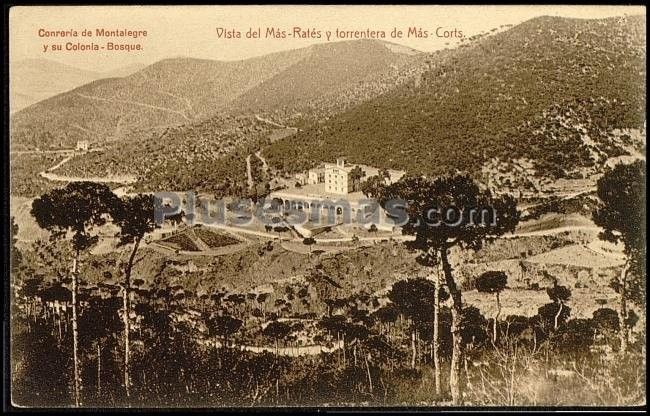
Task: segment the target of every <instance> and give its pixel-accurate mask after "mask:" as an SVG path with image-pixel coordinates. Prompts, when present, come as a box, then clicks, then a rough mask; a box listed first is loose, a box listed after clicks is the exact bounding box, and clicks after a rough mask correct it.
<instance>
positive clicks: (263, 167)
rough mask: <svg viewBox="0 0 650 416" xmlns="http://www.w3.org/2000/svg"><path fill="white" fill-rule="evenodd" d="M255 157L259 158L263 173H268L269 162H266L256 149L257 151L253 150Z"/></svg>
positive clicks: (260, 152)
mask: <svg viewBox="0 0 650 416" xmlns="http://www.w3.org/2000/svg"><path fill="white" fill-rule="evenodd" d="M255 157H256V158H258V159H259V160H260V162H262V169H264V173H268V172H269V164H268V163H266V159H264V158H263V157H262V151H261V150H258V151H257V152H255Z"/></svg>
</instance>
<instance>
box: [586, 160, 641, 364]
mask: <svg viewBox="0 0 650 416" xmlns="http://www.w3.org/2000/svg"><path fill="white" fill-rule="evenodd" d="M645 179H646V164H645V161H643V160H638V161H636V162H634V163H632V164H629V165H624V164H619V165H616V166H615V167H614V168H613V169H610V170H608V171H606V172H605V174H604V175H603V176H602V177H601V178H600V179H599V180H598V183H597V194H598V198H600V201H601V202H600V204H599V206H598V208H597V209H596V211H595V212H594V214H593V220H594V222H595V223H596V225H598V226H600V227H602V228H603V232H602V233H601V234H600V238H601V239H602V240H604V241H609V242H612V243H616V244H617V243H619V242H622V243H623V252H624V254H625V256H626V262H625V265H624V266H623V269H622V270H621V273H620V275H619V277H618V278H617V279H616V280H614V281H613V282H612V287H613V288H614V290H616V291H617V292H618V293H619V295H620V311H619V313H620V321H621V328H620V338H621V352H623V353H624V352H625V351H626V350H627V344H628V338H629V331H628V330H629V328H628V327H627V325H626V324H625V323H626V322H627V321H628V320H627V318H628V314H629V311H628V306H627V302H628V300H630V301H632V302H633V303H635V304H637V305H639V306H641V307H643V306H644V305H645V299H644V296H645V221H646V217H645V214H646V212H645Z"/></svg>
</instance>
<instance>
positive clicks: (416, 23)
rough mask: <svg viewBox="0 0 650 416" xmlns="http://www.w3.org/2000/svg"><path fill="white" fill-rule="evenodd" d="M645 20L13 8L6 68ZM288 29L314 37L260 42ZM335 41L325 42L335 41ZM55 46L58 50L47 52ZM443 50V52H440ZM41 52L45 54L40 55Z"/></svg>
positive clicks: (504, 12)
mask: <svg viewBox="0 0 650 416" xmlns="http://www.w3.org/2000/svg"><path fill="white" fill-rule="evenodd" d="M625 14H627V15H637V14H645V7H643V6H276V5H274V6H14V7H12V8H11V9H10V15H9V33H10V35H9V36H10V39H9V56H10V60H11V61H15V60H22V59H39V58H40V59H50V60H54V61H57V62H60V63H64V64H67V65H71V66H74V67H77V68H81V69H86V70H91V71H98V72H106V71H110V70H114V69H117V68H120V67H124V66H130V65H134V64H151V63H153V62H156V61H158V60H161V59H164V58H170V57H178V56H186V57H193V58H204V59H216V60H226V61H231V60H240V59H246V58H250V57H254V56H260V55H264V54H267V53H271V52H277V51H282V50H288V49H296V48H300V47H305V46H308V45H311V44H314V43H323V42H327V39H326V38H325V37H326V33H327V31H331V32H334V31H335V30H336V29H340V30H362V31H365V30H366V29H371V30H383V31H385V32H386V35H387V38H386V39H385V40H387V41H391V42H394V43H399V44H402V45H405V46H409V47H412V48H415V49H418V50H421V51H425V52H431V51H435V50H438V49H442V48H444V47H446V46H448V45H449V46H453V45H454V44H455V43H456V41H457V40H456V39H455V38H452V39H451V40H450V39H448V38H438V37H436V36H435V35H433V33H431V32H434V31H435V30H436V29H437V28H439V27H440V28H443V29H441V30H442V31H448V32H453V31H454V30H456V32H455V33H458V32H462V33H463V35H464V36H465V37H469V36H472V35H474V34H478V33H481V32H484V31H489V30H491V29H492V28H496V27H499V26H501V25H507V24H512V25H516V24H518V23H521V22H523V21H526V20H529V19H531V18H534V17H537V16H563V17H574V18H590V19H592V18H604V17H611V16H622V15H625ZM294 26H298V27H300V28H302V29H304V30H309V29H315V30H317V31H320V32H321V38H320V39H316V38H310V39H297V38H284V39H274V38H265V36H264V34H265V29H266V28H267V27H269V28H270V27H276V28H279V29H280V30H288V31H291V30H292V28H293V27H294ZM409 27H421V28H423V29H424V30H429V32H430V33H429V37H427V38H415V37H410V38H407V37H403V38H400V39H391V38H389V36H390V32H391V31H392V30H393V28H397V29H398V30H402V31H404V32H405V33H406V31H407V30H408V28H409ZM97 28H104V29H106V30H116V29H126V30H146V31H147V36H146V37H140V38H138V39H133V38H129V37H122V38H103V37H91V38H89V37H83V36H78V37H65V38H62V37H43V36H39V30H41V29H43V30H45V31H66V30H68V31H69V30H76V31H77V32H78V33H79V34H80V33H81V32H82V31H83V30H84V29H89V30H91V31H92V32H95V29H97ZM217 28H225V29H228V30H232V29H234V30H238V31H240V33H241V36H242V37H241V38H240V39H225V38H219V37H218V30H217ZM249 28H254V29H257V28H261V30H262V36H261V38H258V39H250V38H246V36H245V34H246V32H247V31H248V29H249ZM340 40H342V39H331V40H330V41H340ZM109 41H110V42H113V43H121V44H129V45H134V44H139V45H140V47H141V48H142V50H140V51H137V50H136V51H108V50H98V51H66V50H65V44H66V43H67V42H72V43H74V44H76V43H78V42H79V43H83V44H88V43H96V44H98V45H102V46H104V45H105V44H106V42H109ZM52 44H62V47H63V50H61V51H56V50H54V51H53V50H52V47H51V45H52ZM446 44H447V45H446ZM44 46H47V47H48V50H47V51H45V52H44Z"/></svg>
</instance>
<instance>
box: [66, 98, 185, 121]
mask: <svg viewBox="0 0 650 416" xmlns="http://www.w3.org/2000/svg"><path fill="white" fill-rule="evenodd" d="M77 95H78V96H79V97H81V98H85V99H88V100H97V101H105V102H109V103H122V104H131V105H135V106H139V107H145V108H150V109H152V110H161V111H168V112H170V113H174V114H178V115H179V116H181V117H183V118H184V119H185V120H187V121H190V119H189V117H187V116H186V115H185V113H183V112H181V111H178V110H172V109H171V108H167V107H159V106H157V105H151V104H145V103H140V102H137V101H131V100H116V99H112V98H102V97H93V96H91V95H85V94H79V93H77Z"/></svg>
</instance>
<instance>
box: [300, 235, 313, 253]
mask: <svg viewBox="0 0 650 416" xmlns="http://www.w3.org/2000/svg"><path fill="white" fill-rule="evenodd" d="M302 243H303V244H304V245H306V246H307V247H309V257H310V258H311V246H313V245H314V244H316V240H315V239H314V237H307V238H305V239H303V240H302Z"/></svg>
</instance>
